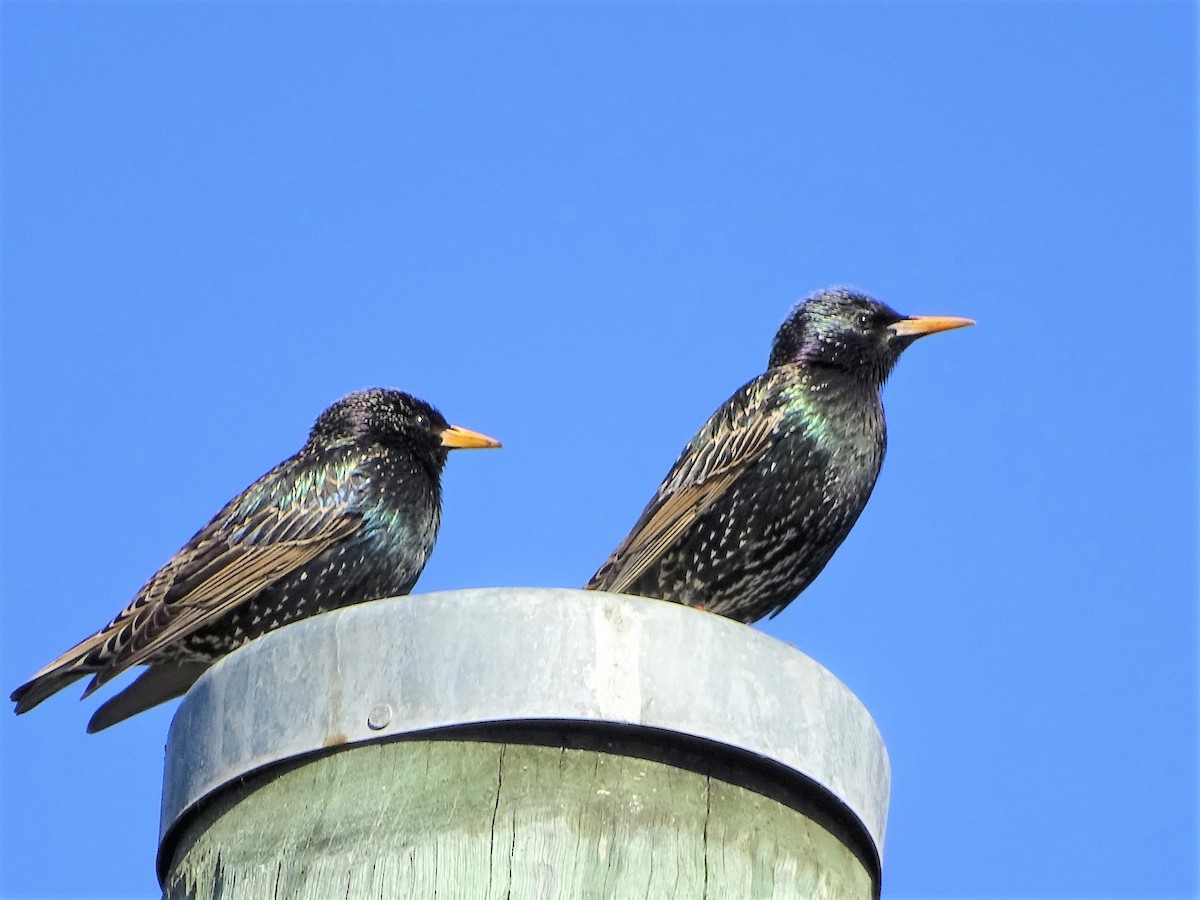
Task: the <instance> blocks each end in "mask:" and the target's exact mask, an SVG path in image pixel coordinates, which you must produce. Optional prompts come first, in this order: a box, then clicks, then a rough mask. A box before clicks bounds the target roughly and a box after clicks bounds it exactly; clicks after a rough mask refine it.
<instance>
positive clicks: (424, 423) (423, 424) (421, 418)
mask: <svg viewBox="0 0 1200 900" xmlns="http://www.w3.org/2000/svg"><path fill="white" fill-rule="evenodd" d="M413 421H415V422H416V423H417V424H418V425H419V426H421V427H422V428H424V427H426V426H427V425H428V424H429V419H428V418H427V417H426V416H424V415H422V414H420V413H418V414H417V417H416V419H414V420H413Z"/></svg>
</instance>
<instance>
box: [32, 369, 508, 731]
mask: <svg viewBox="0 0 1200 900" xmlns="http://www.w3.org/2000/svg"><path fill="white" fill-rule="evenodd" d="M499 446H500V443H499V442H498V441H496V440H494V439H492V438H490V437H487V436H486V435H482V434H477V433H476V432H473V431H468V430H466V429H464V428H459V427H457V426H455V425H449V424H447V422H446V420H445V419H444V418H443V417H442V414H441V413H439V412H438V411H437V410H436V409H434V408H433V407H432V406H430V405H429V404H427V403H424V402H423V401H421V400H418V399H417V398H415V397H412V396H410V395H408V394H405V393H402V392H400V391H393V390H386V389H382V388H376V389H372V390H366V391H359V392H357V393H353V394H350V395H348V396H346V397H344V398H342V399H341V400H339V401H338V402H337V403H335V404H333V405H332V406H330V407H329V408H328V409H326V410H325V411H324V412H322V413H321V415H320V416H319V417H318V418H317V421H316V424H314V425H313V428H312V431H311V433H310V434H309V437H308V442H307V443H306V444H305V445H304V447H303V448H302V449H301V450H300V452H299V453H297V454H296V455H295V456H293V457H291V458H290V459H287V460H285V461H284V462H282V463H280V464H279V465H278V466H276V467H275V468H274V469H272V470H271V471H270V472H268V473H267V474H266V475H264V476H263V477H262V478H260V479H258V481H256V482H254V484H252V485H250V487H248V488H246V490H244V491H243V492H242V493H241V494H239V495H238V496H237V497H235V498H234V499H233V500H231V501H230V502H229V503H228V504H226V506H225V508H224V509H222V510H221V511H220V512H219V513H217V515H216V516H215V517H214V518H213V520H212V521H211V522H209V523H208V524H207V525H205V526H204V527H203V528H202V529H201V530H200V531H199V532H197V533H196V535H195V536H194V537H193V538H192V539H191V540H190V541H188V542H187V543H186V544H185V545H184V546H183V549H181V550H180V551H179V552H178V553H176V554H175V556H174V557H172V558H171V560H170V561H169V562H168V563H167V564H166V565H165V566H163V567H162V568H161V569H159V570H158V572H156V573H155V574H154V576H153V577H152V578H151V579H150V580H149V581H148V582H146V584H145V586H144V587H143V588H142V589H141V590H140V591H138V593H137V596H135V597H134V598H133V601H132V602H131V603H130V604H129V605H128V606H127V607H125V609H123V610H122V611H121V612H120V614H118V615H117V617H116V618H115V619H113V620H112V621H111V622H109V623H108V625H106V626H105V627H104V628H102V629H101V630H100V631H98V632H96V634H94V635H92V636H91V637H89V638H87V639H86V640H84V641H82V642H81V643H79V644H77V645H76V646H74V647H72V648H71V649H70V650H68V651H67V652H66V653H64V654H63V655H62V656H60V657H59V658H58V659H56V660H54V662H52V663H50V664H49V665H48V666H46V667H45V668H44V669H42V670H41V671H40V672H38V673H37V674H36V675H34V676H33V677H32V678H31V679H30V680H29V681H28V682H26V683H25V684H23V685H21V687H19V688H17V689H16V690H15V691H13V694H12V700H13V701H14V702H15V703H16V704H17V708H16V711H17V713H23V712H26V711H27V710H30V709H32V708H33V707H35V706H37V705H38V704H39V703H41V702H42V701H43V700H45V699H46V698H47V697H49V696H50V695H51V694H54V693H56V692H57V691H59V690H61V689H62V688H64V687H66V686H67V685H69V684H71V683H72V682H74V681H75V680H77V679H79V678H82V677H84V676H85V675H92V676H93V678H92V681H91V683H90V684H89V685H88V688H87V690H86V691H84V694H83V696H85V697H86V696H88V695H89V694H91V693H92V691H94V690H96V688H98V687H100V685H102V684H104V683H105V682H107V681H109V680H110V679H112V678H113V677H115V676H116V675H118V674H119V673H121V672H123V671H125V670H126V669H128V668H130V667H131V666H136V665H145V666H148V667H149V668H147V669H146V670H145V671H144V672H143V673H142V675H141V676H140V677H139V678H138V679H137V680H136V681H134V682H133V683H132V684H131V685H129V687H127V688H126V689H125V690H124V691H122V692H121V693H120V694H118V695H117V696H115V697H113V698H112V699H111V700H109V701H108V702H107V703H105V704H104V705H103V706H101V707H100V708H99V710H97V712H96V714H95V715H94V716H93V717H92V719H91V721H90V722H89V723H88V731H89V732H95V731H99V730H100V729H102V728H107V727H108V726H110V725H113V724H115V723H117V722H120V721H122V720H124V719H126V718H128V717H129V716H132V715H134V714H136V713H139V712H142V711H143V710H145V709H149V708H150V707H152V706H155V705H157V704H159V703H163V702H165V701H167V700H170V699H172V698H174V697H178V696H179V695H180V694H182V693H184V692H185V691H186V690H187V689H188V688H189V687H191V685H192V683H193V682H195V680H196V679H197V678H199V677H200V675H201V673H202V672H203V671H204V670H205V669H207V668H208V667H209V666H210V665H212V663H213V662H215V661H216V660H217V659H219V658H220V657H222V656H224V655H225V654H227V653H229V652H230V651H232V650H234V649H236V648H237V647H239V646H241V645H242V644H244V643H246V642H247V641H250V640H253V639H254V638H256V637H259V636H260V635H262V634H265V633H266V632H268V631H271V630H273V629H276V628H279V627H281V626H283V625H286V624H288V623H289V622H294V621H296V620H297V619H302V618H304V617H306V616H312V615H316V614H317V613H320V612H324V611H326V610H330V609H336V608H338V607H342V606H348V605H350V604H352V603H361V602H364V601H367V600H375V599H378V598H380V597H389V596H393V595H396V594H407V593H408V592H409V591H410V590H411V589H412V586H413V584H414V583H416V580H417V577H418V576H419V575H420V574H421V570H422V569H423V568H424V567H425V561H426V560H427V559H428V558H429V553H430V551H431V550H432V549H433V542H434V539H435V538H436V537H437V531H438V525H439V524H440V522H441V482H440V478H441V474H442V467H443V466H445V464H446V456H447V454H448V453H449V451H450V450H451V449H453V448H458V447H462V448H467V447H499Z"/></svg>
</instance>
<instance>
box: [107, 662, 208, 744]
mask: <svg viewBox="0 0 1200 900" xmlns="http://www.w3.org/2000/svg"><path fill="white" fill-rule="evenodd" d="M207 668H208V663H175V664H162V663H160V664H158V665H152V666H150V668H148V669H146V671H144V672H143V673H142V674H141V675H139V676H138V678H137V680H136V681H135V682H134V683H133V684H131V685H129V687H127V688H125V690H123V691H121V693H119V694H117V696H115V697H113V698H112V699H111V700H106V701H105V702H104V704H103V705H101V707H100V708H99V709H98V710H96V714H95V715H94V716H92V718H91V721H89V722H88V727H87V730H88V734H95V733H96V732H97V731H101V730H102V729H105V728H108V727H109V726H110V725H116V724H117V723H118V722H124V721H125V720H126V719H128V718H129V717H130V716H133V715H137V714H138V713H140V712H142V711H143V710H147V709H150V707H152V706H158V704H160V703H166V702H167V701H168V700H174V699H175V698H176V697H181V696H183V695H184V694H186V693H187V690H188V688H190V687H191V686H192V685H193V684H194V683H195V682H196V679H197V678H199V677H200V676H201V675H203V674H204V671H205V669H207Z"/></svg>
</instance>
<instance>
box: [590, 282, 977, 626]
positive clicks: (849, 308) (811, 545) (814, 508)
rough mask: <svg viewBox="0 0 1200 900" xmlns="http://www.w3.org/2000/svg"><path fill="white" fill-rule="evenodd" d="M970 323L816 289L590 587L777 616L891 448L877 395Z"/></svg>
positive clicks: (853, 514)
mask: <svg viewBox="0 0 1200 900" xmlns="http://www.w3.org/2000/svg"><path fill="white" fill-rule="evenodd" d="M972 324H974V323H973V322H972V321H971V320H970V319H962V318H958V317H948V316H902V315H900V314H899V313H898V312H896V311H895V310H894V309H892V308H890V307H888V306H886V305H885V304H883V303H880V302H879V301H877V300H873V299H872V298H870V297H867V296H864V295H863V294H859V293H855V292H852V291H848V290H842V289H830V290H826V291H819V292H817V293H816V294H814V295H812V296H811V297H809V298H808V299H807V300H806V301H804V302H802V303H800V304H799V305H798V306H797V307H796V308H795V310H793V312H792V313H791V315H789V316H788V318H787V320H786V321H785V322H784V323H783V325H782V326H781V327H780V329H779V331H778V333H777V334H776V335H775V341H774V344H773V345H772V347H771V356H770V361H769V363H768V369H767V371H766V372H765V373H764V374H763V375H760V376H759V377H758V378H755V379H754V380H753V381H751V382H749V383H748V384H746V385H745V386H744V387H742V388H741V389H740V390H739V391H738V392H737V393H735V394H734V395H733V396H732V397H730V398H729V400H728V401H726V402H725V404H724V405H723V406H721V408H720V409H718V410H717V411H716V412H715V413H713V415H712V417H711V418H710V419H709V420H708V421H707V422H706V423H705V424H704V426H703V427H702V428H701V429H700V431H699V432H698V433H697V434H696V436H695V437H693V438H692V440H691V443H689V444H688V445H687V447H685V448H684V450H683V453H682V455H680V457H679V459H678V460H676V462H675V465H674V467H673V468H672V469H671V471H670V472H669V473H668V474H667V477H666V479H665V480H664V481H663V483H662V485H661V486H660V487H659V489H658V493H657V494H655V495H654V499H652V500H651V501H650V504H649V505H648V506H647V507H646V509H645V510H644V511H643V512H642V515H641V518H640V519H638V521H637V523H636V524H635V525H634V526H633V530H632V531H630V533H629V535H628V536H627V537H626V538H625V540H624V541H622V542H621V544H620V546H618V547H617V549H616V550H615V551H614V552H613V554H612V556H610V557H609V559H608V560H607V561H606V562H605V563H604V565H603V566H601V567H600V570H599V571H598V572H596V574H595V575H593V576H592V579H591V581H589V582H588V583H587V585H586V586H585V587H586V588H587V589H589V590H597V591H613V592H616V593H625V594H636V595H639V596H643V597H656V598H659V599H663V600H670V601H674V602H676V603H683V604H686V605H688V606H695V607H700V608H703V609H706V610H708V611H709V612H713V613H717V614H719V615H722V616H728V617H729V618H732V619H737V620H738V621H741V622H754V621H757V620H758V619H761V618H763V617H764V616H767V615H774V614H776V613H778V612H779V611H780V610H782V609H783V608H784V607H785V606H787V605H788V604H789V603H791V602H792V600H793V599H795V597H796V595H798V594H799V593H800V592H801V591H803V590H804V589H805V588H806V587H808V585H809V584H811V583H812V580H813V579H814V578H816V577H817V575H819V574H820V572H821V570H822V569H823V568H824V567H825V564H826V563H827V562H829V559H830V557H832V556H833V554H834V551H836V550H837V548H838V547H839V546H840V545H841V543H842V541H843V540H845V538H846V535H847V534H849V533H850V529H851V528H852V527H853V526H854V523H855V521H857V519H858V517H859V514H860V513H861V512H862V511H863V507H864V506H866V503H867V499H868V498H869V497H870V496H871V491H872V489H873V488H874V487H875V480H876V478H877V477H878V476H879V469H880V466H881V465H882V463H883V455H884V450H885V448H886V446H887V431H886V428H885V425H884V418H883V402H882V400H881V399H880V389H881V388H882V387H883V383H884V381H886V380H887V377H888V374H889V373H890V372H891V370H892V367H893V366H894V365H895V364H896V360H897V359H899V357H900V354H901V353H902V352H903V351H904V349H905V348H906V347H908V346H909V344H911V343H912V342H913V341H915V340H916V339H917V338H919V337H922V336H923V335H927V334H933V333H935V332H938V331H946V330H949V329H951V328H962V327H963V326H966V325H972Z"/></svg>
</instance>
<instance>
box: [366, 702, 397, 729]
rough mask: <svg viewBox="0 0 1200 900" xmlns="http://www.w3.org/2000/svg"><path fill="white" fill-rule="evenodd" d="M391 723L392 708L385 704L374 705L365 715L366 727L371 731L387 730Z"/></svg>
mask: <svg viewBox="0 0 1200 900" xmlns="http://www.w3.org/2000/svg"><path fill="white" fill-rule="evenodd" d="M391 721H392V708H391V707H390V706H388V704H386V703H376V704H375V705H374V706H373V707H372V708H371V712H370V713H368V714H367V727H368V728H370V729H371V730H372V731H378V730H379V729H381V728H387V726H388V723H389V722H391Z"/></svg>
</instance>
